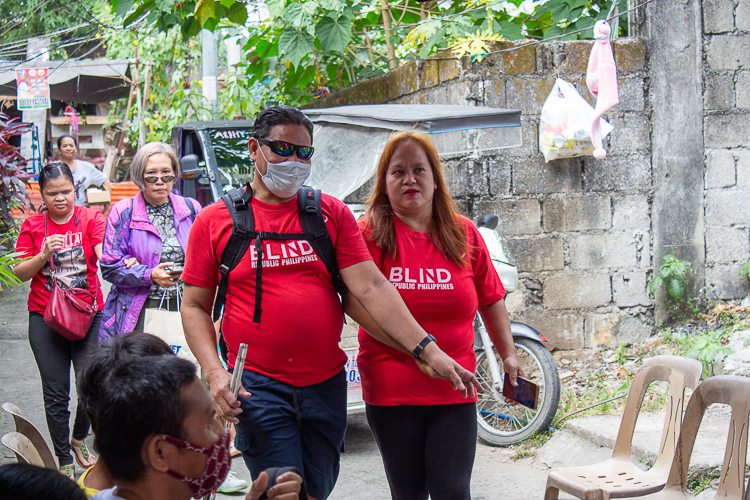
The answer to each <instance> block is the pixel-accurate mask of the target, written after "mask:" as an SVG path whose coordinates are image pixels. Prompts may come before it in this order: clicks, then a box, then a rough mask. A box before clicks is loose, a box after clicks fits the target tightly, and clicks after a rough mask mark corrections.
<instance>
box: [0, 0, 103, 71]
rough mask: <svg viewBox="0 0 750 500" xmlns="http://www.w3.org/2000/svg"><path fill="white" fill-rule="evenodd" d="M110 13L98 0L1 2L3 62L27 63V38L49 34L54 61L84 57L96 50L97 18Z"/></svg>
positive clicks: (1, 57) (0, 49)
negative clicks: (19, 61) (21, 61)
mask: <svg viewBox="0 0 750 500" xmlns="http://www.w3.org/2000/svg"><path fill="white" fill-rule="evenodd" d="M107 12H108V9H107V6H106V4H102V2H96V1H95V0H75V1H73V2H59V1H53V0H20V1H19V0H0V19H2V20H3V23H2V25H0V59H8V60H24V59H26V40H27V39H28V38H31V37H38V36H50V35H51V36H50V38H51V40H50V49H51V53H52V56H53V58H55V57H57V58H67V57H68V56H70V55H73V56H76V55H77V56H81V55H83V54H85V53H86V52H87V51H88V50H90V49H92V48H94V47H96V40H95V38H94V35H95V34H96V33H97V31H99V29H100V28H101V27H102V26H100V25H99V24H97V23H96V18H97V17H98V16H102V15H105V14H106V13H107Z"/></svg>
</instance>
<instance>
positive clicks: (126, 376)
mask: <svg viewBox="0 0 750 500" xmlns="http://www.w3.org/2000/svg"><path fill="white" fill-rule="evenodd" d="M195 380H198V379H197V378H196V376H195V365H194V364H193V363H191V362H190V361H186V360H184V359H180V358H178V357H177V356H174V355H166V356H156V357H148V358H137V359H133V360H130V361H126V362H124V363H121V364H120V365H119V366H117V367H115V369H114V370H112V372H111V373H110V374H109V375H107V378H106V379H105V380H104V385H103V386H102V388H101V395H100V397H99V411H98V413H97V416H98V418H97V420H98V423H97V428H98V430H97V434H96V438H95V441H94V444H95V446H96V449H97V450H99V456H100V458H101V459H102V460H104V465H106V466H107V469H108V470H109V473H110V474H111V475H112V478H113V479H115V480H121V481H127V482H134V481H137V480H138V479H140V478H141V477H143V474H144V472H145V470H146V467H145V465H144V464H143V461H142V460H141V449H142V448H143V443H145V442H146V439H148V438H149V437H151V436H153V435H155V434H167V435H169V436H173V437H176V438H178V439H180V438H182V423H183V422H184V421H185V418H186V417H187V415H188V413H189V411H190V409H189V408H188V407H186V406H185V404H184V402H183V400H182V394H181V389H182V388H183V387H185V386H186V385H189V384H191V383H193V381H195Z"/></svg>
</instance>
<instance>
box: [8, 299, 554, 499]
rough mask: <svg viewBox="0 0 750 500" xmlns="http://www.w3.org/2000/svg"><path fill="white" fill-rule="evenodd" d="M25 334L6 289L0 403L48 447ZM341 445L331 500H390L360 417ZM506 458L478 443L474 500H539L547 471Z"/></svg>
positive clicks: (21, 314)
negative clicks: (10, 406)
mask: <svg viewBox="0 0 750 500" xmlns="http://www.w3.org/2000/svg"><path fill="white" fill-rule="evenodd" d="M27 329H28V313H27V309H26V293H25V292H24V291H8V290H4V291H2V292H0V403H2V402H5V401H11V402H13V403H15V404H16V405H18V406H19V407H20V408H21V410H22V411H23V412H24V413H25V414H26V416H27V417H28V418H29V419H30V420H31V421H32V422H33V423H34V424H35V425H36V426H37V427H38V428H39V429H40V431H41V432H42V434H43V435H44V436H45V438H46V439H47V440H48V442H49V434H48V432H47V426H46V422H45V419H44V407H43V403H42V390H41V382H40V380H39V372H38V370H37V366H36V363H35V361H34V357H33V355H32V352H31V348H30V347H29V344H28V340H27ZM71 425H72V422H71ZM13 430H14V428H13V420H12V419H11V418H10V417H9V416H8V415H7V414H6V413H5V412H1V411H0V435H2V434H5V433H6V432H10V431H13ZM92 441H93V439H92V436H89V438H88V442H89V447H92ZM345 446H346V453H345V454H344V455H343V456H342V462H341V474H340V476H339V480H338V483H337V484H336V488H335V490H334V491H333V494H332V496H331V498H332V499H344V498H346V499H349V498H357V499H361V500H369V499H387V498H389V497H390V495H389V491H388V483H387V481H386V478H385V473H384V471H383V463H382V460H381V458H380V453H379V452H378V449H377V446H376V445H375V441H374V440H373V437H372V434H371V433H370V429H369V427H368V426H367V422H366V420H365V417H364V415H354V416H351V417H350V418H349V427H348V429H347V435H346V443H345ZM510 456H511V452H510V451H509V450H506V449H502V448H494V447H490V446H486V445H484V444H481V443H479V444H478V446H477V455H476V460H475V465H474V474H473V477H472V498H474V499H477V500H479V499H499V498H507V499H517V500H526V499H540V498H543V491H544V484H545V481H546V477H547V468H546V467H545V466H544V465H540V464H539V463H537V462H536V461H535V460H532V459H524V460H519V461H517V462H514V461H512V460H510ZM13 461H15V457H14V455H13V454H12V453H11V452H10V451H9V450H7V449H6V448H4V447H0V464H5V463H9V462H13ZM76 467H77V466H76ZM232 469H233V470H234V471H235V472H236V473H237V475H238V476H240V477H243V478H245V479H249V472H248V471H247V468H246V467H245V465H244V462H243V461H242V459H241V458H235V459H234V461H233V464H232ZM81 472H83V471H82V469H80V468H78V470H77V473H78V474H80V473H81ZM221 497H223V498H241V496H239V497H238V496H237V495H233V496H230V495H220V498H221Z"/></svg>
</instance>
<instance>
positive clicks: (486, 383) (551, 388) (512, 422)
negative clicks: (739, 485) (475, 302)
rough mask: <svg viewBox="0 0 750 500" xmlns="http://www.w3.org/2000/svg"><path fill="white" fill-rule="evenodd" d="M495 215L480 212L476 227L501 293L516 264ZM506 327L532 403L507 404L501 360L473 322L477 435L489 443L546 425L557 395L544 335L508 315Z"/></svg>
mask: <svg viewBox="0 0 750 500" xmlns="http://www.w3.org/2000/svg"><path fill="white" fill-rule="evenodd" d="M497 223H498V218H497V216H495V215H485V216H484V217H482V218H481V219H480V220H479V223H478V224H477V227H478V228H479V233H480V234H481V235H482V238H483V239H484V242H485V244H486V245H487V249H488V250H489V252H490V257H491V258H492V263H493V265H494V266H495V269H496V270H497V273H498V275H499V276H500V281H502V283H503V287H505V290H506V292H507V293H511V292H514V291H515V290H517V289H518V270H517V269H516V266H515V264H514V263H513V261H512V260H511V259H510V258H509V256H508V253H507V252H506V250H505V248H506V245H504V244H503V237H502V235H501V234H500V233H499V232H498V231H497V230H496V228H497ZM510 330H511V333H512V334H513V343H514V344H515V347H516V356H517V357H518V361H519V363H520V365H521V369H522V370H523V372H524V375H525V378H527V379H529V380H531V381H532V382H534V383H535V384H537V386H538V387H539V402H538V405H537V408H536V409H535V410H534V409H531V408H527V407H525V406H522V405H520V404H519V405H510V404H508V403H506V402H505V397H504V396H503V394H502V389H503V382H504V380H503V377H504V375H503V370H502V360H501V359H500V357H499V356H498V354H497V351H496V350H495V348H494V347H493V345H492V342H491V340H490V337H489V335H488V334H487V329H486V328H485V326H484V323H483V321H482V318H481V317H480V316H479V314H477V316H476V320H475V322H474V334H475V341H474V352H475V353H476V355H477V370H476V376H477V379H478V380H479V382H480V383H481V384H482V389H483V392H480V393H479V400H478V401H477V422H478V424H479V425H478V427H477V430H478V434H479V437H480V438H481V439H482V440H483V441H484V442H486V443H488V444H491V445H494V446H510V445H513V444H517V443H520V442H522V441H525V440H526V439H528V438H529V437H531V435H533V434H534V433H535V432H538V431H545V430H547V429H548V428H549V425H550V423H551V422H552V419H553V418H554V416H555V413H556V412H557V406H558V403H559V401H560V377H559V376H558V373H557V366H556V365H555V360H554V359H553V358H552V354H550V352H549V350H548V349H547V348H546V347H545V346H544V344H543V342H548V340H547V339H546V338H545V337H544V336H543V335H542V334H540V333H539V332H538V331H536V330H535V329H533V328H532V327H530V326H528V325H525V324H523V323H518V322H515V321H511V323H510Z"/></svg>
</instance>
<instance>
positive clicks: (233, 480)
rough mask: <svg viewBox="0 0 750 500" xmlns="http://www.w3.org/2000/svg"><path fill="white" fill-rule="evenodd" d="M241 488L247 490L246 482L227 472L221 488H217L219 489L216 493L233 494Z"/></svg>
mask: <svg viewBox="0 0 750 500" xmlns="http://www.w3.org/2000/svg"><path fill="white" fill-rule="evenodd" d="M243 488H247V481H244V480H242V479H240V478H238V477H237V476H235V475H234V472H232V471H229V474H228V475H227V478H226V479H225V480H224V482H223V483H221V486H219V489H218V490H216V491H218V492H219V493H234V492H235V491H240V490H241V489H243Z"/></svg>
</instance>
